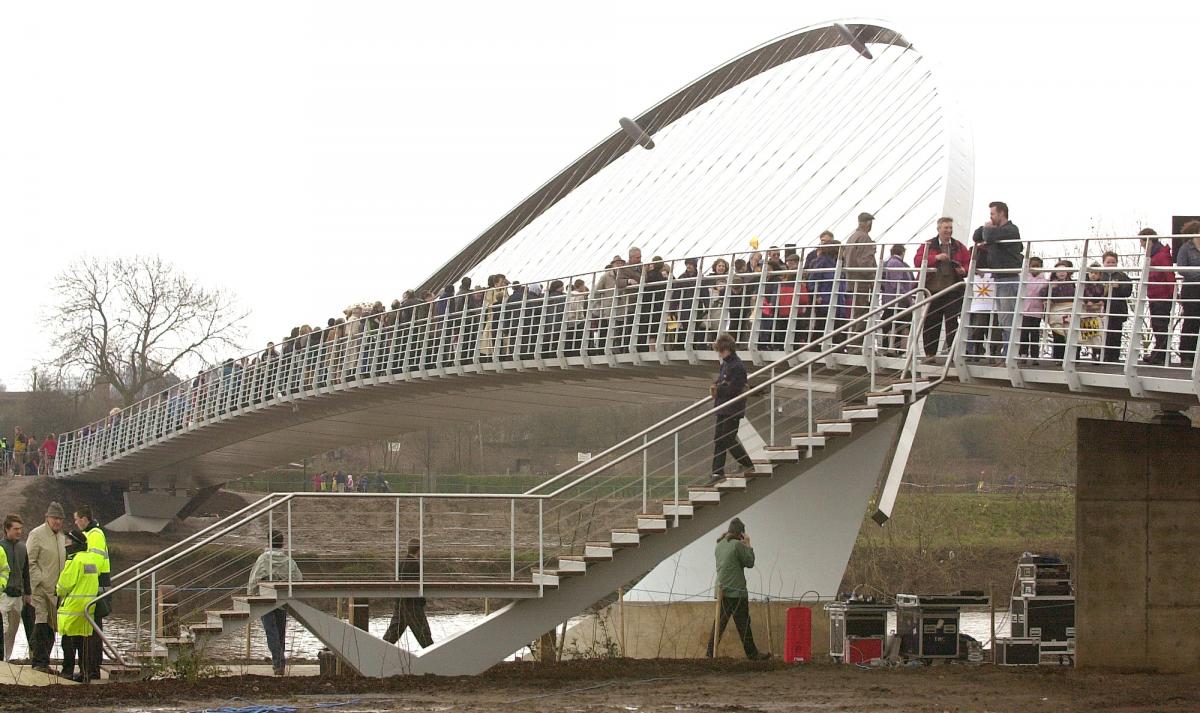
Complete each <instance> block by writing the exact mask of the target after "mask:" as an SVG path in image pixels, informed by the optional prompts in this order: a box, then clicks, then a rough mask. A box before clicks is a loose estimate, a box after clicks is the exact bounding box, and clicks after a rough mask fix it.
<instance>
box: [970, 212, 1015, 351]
mask: <svg viewBox="0 0 1200 713" xmlns="http://www.w3.org/2000/svg"><path fill="white" fill-rule="evenodd" d="M988 209H989V211H990V216H989V220H988V222H986V223H984V224H983V225H981V226H979V227H978V228H976V229H975V235H974V236H973V239H974V241H975V242H976V243H981V244H984V245H986V246H987V260H988V269H989V270H991V271H992V280H993V281H995V283H996V299H995V300H994V304H995V310H994V312H995V316H996V321H997V322H998V323H999V326H1000V329H999V330H994V331H993V336H995V337H996V341H997V342H998V343H997V344H995V345H993V352H992V356H997V357H1002V356H1004V354H1005V352H1006V351H1007V348H1008V331H1009V330H1010V329H1012V323H1013V315H1014V314H1015V313H1016V311H1017V288H1018V286H1019V285H1020V283H1021V265H1022V263H1024V261H1025V260H1024V251H1023V250H1022V244H1021V231H1020V230H1019V229H1018V228H1017V226H1016V224H1015V223H1013V222H1010V221H1009V219H1008V205H1007V204H1006V203H1003V202H1001V201H992V202H991V203H989V204H988ZM976 269H978V268H976ZM997 332H998V333H997Z"/></svg>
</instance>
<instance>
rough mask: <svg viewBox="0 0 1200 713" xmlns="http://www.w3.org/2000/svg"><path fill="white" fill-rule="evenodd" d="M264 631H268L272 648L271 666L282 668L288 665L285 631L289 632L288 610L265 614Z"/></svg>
mask: <svg viewBox="0 0 1200 713" xmlns="http://www.w3.org/2000/svg"><path fill="white" fill-rule="evenodd" d="M262 627H263V631H265V632H266V633H267V648H268V649H270V650H271V666H272V667H274V668H275V669H281V668H283V667H284V666H286V665H287V655H286V653H285V646H284V644H285V638H284V637H285V633H286V632H287V612H285V611H284V610H283V609H276V610H274V611H270V612H267V613H266V614H263V617H262Z"/></svg>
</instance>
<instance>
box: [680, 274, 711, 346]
mask: <svg viewBox="0 0 1200 713" xmlns="http://www.w3.org/2000/svg"><path fill="white" fill-rule="evenodd" d="M703 289H704V260H697V261H696V277H695V278H693V280H692V295H691V298H690V299H691V303H692V306H691V309H689V310H688V324H687V334H685V335H684V337H683V340H684V348H683V350H684V353H685V354H687V357H688V362H690V363H695V361H696V358H695V349H693V343H694V342H695V339H696V337H695V334H696V324H697V323H698V322H699V321H700V292H701V290H703ZM706 311H707V310H706Z"/></svg>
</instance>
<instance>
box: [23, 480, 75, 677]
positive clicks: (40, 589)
mask: <svg viewBox="0 0 1200 713" xmlns="http://www.w3.org/2000/svg"><path fill="white" fill-rule="evenodd" d="M64 517H66V514H65V513H64V512H63V509H62V505H59V504H58V503H56V502H51V503H50V507H48V508H46V522H45V523H43V524H41V525H38V526H37V527H35V528H33V531H32V532H30V533H29V539H27V540H26V541H25V549H26V551H27V552H28V553H29V588H30V590H31V591H30V594H31V595H32V596H33V612H34V625H33V641H32V642H31V644H30V647H29V648H30V659H32V662H33V668H34V669H35V670H38V671H47V672H48V671H49V669H50V650H51V649H53V648H54V631H55V626H56V625H57V621H56V619H57V608H58V607H57V599H56V598H55V593H54V587H55V585H57V584H58V575H60V574H62V571H63V567H65V566H66V564H67V538H66V536H65V535H63V532H62V526H63V518H64Z"/></svg>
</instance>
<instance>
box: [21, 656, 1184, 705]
mask: <svg viewBox="0 0 1200 713" xmlns="http://www.w3.org/2000/svg"><path fill="white" fill-rule="evenodd" d="M344 701H351V703H349V704H348V705H344V706H338V707H336V708H334V709H333V710H337V711H341V712H344V713H352V712H355V711H406V710H439V711H508V710H520V711H529V712H534V711H863V712H870V711H879V712H881V713H882V712H887V713H896V712H897V711H937V712H938V713H941V712H942V711H953V712H975V711H980V712H982V711H993V712H1002V711H1089V712H1094V711H1104V712H1105V713H1109V712H1111V713H1119V712H1124V711H1188V712H1194V711H1197V710H1200V675H1195V674H1189V675H1163V674H1145V673H1126V674H1111V673H1106V674H1101V673H1086V672H1079V671H1074V670H1071V669H1066V668H1061V669H1060V668H1054V669H1049V668H1013V669H1006V668H997V667H994V666H982V667H968V666H957V665H946V666H938V667H932V668H921V669H905V670H891V671H869V670H862V669H858V668H854V667H848V666H837V665H833V664H823V665H813V666H788V665H786V664H783V663H781V662H775V661H768V662H755V663H750V662H745V661H732V660H728V661H727V660H718V661H715V662H714V661H707V660H705V661H661V660H660V661H644V660H629V659H610V660H603V661H575V662H567V663H561V664H552V665H543V664H532V663H509V664H501V665H499V666H496V667H495V668H493V669H491V670H490V671H488V672H487V673H485V674H483V675H480V676H474V677H462V678H440V677H433V676H422V677H398V678H392V679H385V680H377V679H361V678H336V679H322V678H316V677H307V678H305V677H300V678H267V677H260V676H242V677H236V678H221V679H207V680H200V681H197V682H195V683H188V682H184V681H155V682H151V683H111V684H104V685H92V686H86V687H85V686H48V687H43V688H23V687H18V686H7V687H0V710H3V711H5V713H33V712H35V711H36V712H38V713H44V712H45V711H71V710H84V709H86V710H89V711H114V712H115V711H149V710H153V711H162V712H164V713H165V712H166V711H200V710H206V709H213V708H220V707H224V706H235V707H247V706H252V705H256V704H273V705H287V706H294V707H296V708H298V709H299V710H301V711H304V710H318V704H321V703H324V704H329V703H331V702H344Z"/></svg>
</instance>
